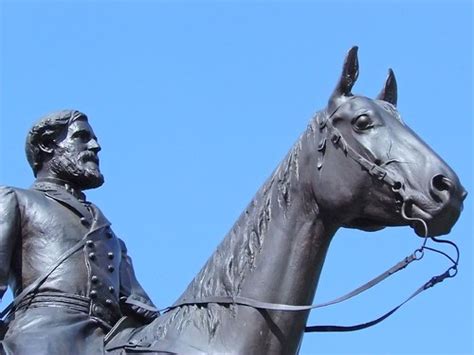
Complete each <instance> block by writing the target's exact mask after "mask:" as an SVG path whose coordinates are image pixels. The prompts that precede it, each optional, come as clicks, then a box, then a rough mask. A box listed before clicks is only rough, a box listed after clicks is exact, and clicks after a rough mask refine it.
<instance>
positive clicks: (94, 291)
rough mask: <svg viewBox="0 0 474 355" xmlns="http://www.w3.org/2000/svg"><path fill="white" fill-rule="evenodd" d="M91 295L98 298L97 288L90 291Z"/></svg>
mask: <svg viewBox="0 0 474 355" xmlns="http://www.w3.org/2000/svg"><path fill="white" fill-rule="evenodd" d="M89 296H90V297H91V298H97V291H96V290H92V291H91V292H90V293H89Z"/></svg>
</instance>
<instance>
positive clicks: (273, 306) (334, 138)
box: [160, 106, 460, 333]
mask: <svg viewBox="0 0 474 355" xmlns="http://www.w3.org/2000/svg"><path fill="white" fill-rule="evenodd" d="M339 107H340V106H339ZM339 107H337V108H336V109H335V110H334V112H332V113H331V114H330V115H329V116H328V117H327V118H326V119H324V120H321V121H319V122H318V124H319V129H320V130H321V131H322V130H323V129H324V128H327V130H328V134H329V137H328V135H326V137H328V138H329V139H330V140H331V142H332V143H333V144H334V145H335V146H336V147H338V148H341V149H342V151H343V152H344V154H345V155H346V156H348V157H350V158H351V159H353V160H354V161H356V162H357V163H358V164H359V165H360V166H361V167H362V168H363V169H364V170H365V171H366V172H367V173H368V174H369V175H370V176H372V177H374V178H375V179H377V180H379V181H381V182H383V183H385V184H387V185H389V186H390V187H391V189H392V191H393V192H394V193H395V194H396V195H398V196H399V197H401V199H402V205H401V209H400V213H401V215H402V217H403V218H404V219H405V220H407V221H416V222H419V223H421V224H422V226H423V228H424V232H425V233H424V238H425V239H424V241H423V243H422V245H421V246H420V247H419V248H418V249H416V250H415V251H414V252H413V253H412V254H410V255H408V256H407V257H405V258H403V259H402V260H401V261H400V262H398V263H397V264H395V265H394V266H392V267H391V268H389V269H388V270H386V271H385V272H383V273H381V274H380V275H378V276H376V277H375V278H373V279H372V280H370V281H368V282H367V283H365V284H363V285H362V286H360V287H358V288H356V289H355V290H353V291H351V292H349V293H347V294H345V295H343V296H341V297H338V298H336V299H334V300H331V301H328V302H324V303H319V304H312V305H288V304H281V303H270V302H263V301H259V300H255V299H253V298H248V297H242V296H207V297H203V298H201V299H199V300H189V301H182V302H177V303H175V304H173V305H172V306H170V307H167V308H164V309H162V310H160V311H161V312H165V313H166V312H168V311H171V310H173V309H176V308H179V307H182V306H204V307H205V306H207V305H208V304H211V303H213V304H220V305H224V306H229V305H234V306H236V305H239V306H247V307H252V308H256V309H259V310H265V311H286V312H302V311H310V310H312V309H316V308H322V307H326V306H330V305H333V304H337V303H340V302H343V301H346V300H348V299H350V298H352V297H355V296H357V295H359V294H361V293H362V292H364V291H366V290H368V289H370V288H372V287H374V286H375V285H377V284H379V283H380V282H382V281H383V280H385V279H386V278H388V277H389V276H391V275H393V274H395V273H397V272H399V271H400V270H403V269H405V268H406V267H407V266H408V265H409V264H411V263H412V262H413V261H418V260H421V259H422V258H423V256H424V254H425V251H432V252H435V253H438V254H440V255H443V256H444V257H446V258H447V259H448V260H449V261H450V262H451V266H450V267H449V268H447V269H446V271H445V272H443V273H441V274H439V275H435V276H433V277H431V278H430V279H429V280H428V281H427V282H425V283H423V284H422V285H421V286H420V287H419V288H418V289H416V290H415V292H413V293H412V294H411V295H410V296H409V297H407V298H406V299H405V300H404V301H402V302H401V303H400V304H398V305H397V306H396V307H394V308H392V309H391V310H389V311H388V312H386V313H384V314H383V315H382V316H380V317H378V318H376V319H374V320H372V321H369V322H365V323H360V324H356V325H350V326H338V325H317V326H307V327H305V332H307V333H311V332H348V331H355V330H361V329H365V328H368V327H371V326H374V325H376V324H378V323H380V322H382V321H383V320H385V319H386V318H388V317H390V316H391V315H392V314H393V313H395V312H396V311H397V310H398V309H399V308H401V307H402V306H403V305H404V304H405V303H407V302H408V301H410V300H411V299H413V298H414V297H416V296H417V295H419V294H420V293H421V292H423V291H425V290H427V289H429V288H431V287H433V286H435V285H437V284H438V283H440V282H442V281H444V280H445V279H448V278H452V277H454V276H456V274H457V271H458V264H459V254H460V253H459V248H458V247H457V245H456V244H455V243H454V242H452V241H449V240H443V239H439V238H435V237H428V233H429V231H428V226H427V224H426V222H425V221H424V220H422V219H420V218H413V217H408V216H407V214H406V212H405V207H406V204H407V203H409V202H410V201H409V199H407V198H406V196H403V195H402V194H403V192H402V191H403V190H402V186H403V184H402V181H403V179H400V178H399V177H398V176H395V177H393V175H395V174H394V173H391V172H388V171H387V170H386V169H384V168H383V167H382V166H380V165H377V164H375V163H373V162H371V161H369V160H367V159H366V158H364V157H363V156H362V155H361V154H360V153H358V152H357V151H356V150H354V149H353V148H352V147H351V146H349V145H348V144H347V143H346V142H345V140H344V138H343V136H342V135H341V133H340V132H339V131H338V130H337V129H336V128H335V127H334V126H333V125H332V123H331V122H330V118H331V117H332V116H333V115H334V114H335V113H336V112H337V111H338V109H339ZM325 143H326V138H324V139H323V141H322V144H321V143H320V145H319V147H318V150H319V151H321V150H324V147H325ZM318 168H319V167H318ZM428 239H431V240H432V241H434V242H436V243H438V244H448V245H450V246H451V247H453V248H454V251H455V256H454V257H452V256H450V255H449V254H448V253H446V252H444V251H442V250H439V249H436V248H433V247H428V246H427V245H426V244H427V242H428Z"/></svg>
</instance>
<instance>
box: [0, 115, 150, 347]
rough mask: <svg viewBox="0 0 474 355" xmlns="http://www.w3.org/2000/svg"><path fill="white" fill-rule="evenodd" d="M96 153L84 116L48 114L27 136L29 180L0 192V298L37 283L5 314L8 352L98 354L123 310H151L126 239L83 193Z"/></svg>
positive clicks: (146, 316)
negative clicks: (26, 185)
mask: <svg viewBox="0 0 474 355" xmlns="http://www.w3.org/2000/svg"><path fill="white" fill-rule="evenodd" d="M99 151H100V146H99V144H98V142H97V138H96V136H95V135H94V132H93V130H92V128H91V126H90V125H89V123H88V120H87V117H86V115H84V114H83V113H81V112H78V111H61V112H56V113H53V114H51V115H48V116H46V117H44V118H43V119H41V120H40V121H39V122H38V123H37V124H36V125H34V126H33V128H32V129H31V131H30V132H29V134H28V137H27V141H26V155H27V157H28V162H29V163H30V165H31V167H32V169H33V172H34V175H35V177H36V181H35V182H34V184H33V186H32V187H31V188H30V189H28V190H24V189H19V188H11V187H2V188H1V189H0V265H1V266H0V287H1V294H0V295H2V296H3V294H4V292H5V290H6V288H7V285H8V284H9V285H10V287H11V288H12V290H13V291H14V294H15V296H18V295H19V294H20V293H21V292H22V291H23V290H25V289H26V288H28V287H31V285H33V284H34V283H37V286H35V287H34V288H33V289H31V290H30V292H28V293H27V294H26V295H25V296H24V297H22V299H18V300H17V304H16V305H15V307H14V309H13V310H12V312H11V313H10V315H9V317H8V330H7V331H6V334H5V338H4V340H3V341H2V346H3V351H4V352H6V353H7V354H102V353H103V338H104V335H105V334H106V333H107V332H108V331H109V330H110V329H111V328H112V327H113V326H114V325H115V323H116V322H117V321H118V320H119V319H120V318H121V317H122V316H123V315H129V316H131V317H133V318H134V319H136V321H137V324H145V323H148V322H150V321H152V320H153V319H154V318H156V316H157V312H156V309H155V307H154V305H153V303H152V302H151V300H150V298H149V297H148V296H147V294H146V292H145V291H144V290H143V289H142V288H141V286H140V284H139V283H138V282H137V280H136V279H135V275H134V271H133V267H132V263H131V260H130V258H129V256H128V255H127V249H126V247H125V244H124V243H123V241H122V240H120V239H119V238H118V237H117V236H116V235H115V234H114V232H113V231H112V229H111V228H110V223H109V221H108V220H107V219H106V218H105V217H104V215H103V214H102V213H101V211H100V209H99V208H98V207H96V206H95V205H94V204H92V203H91V202H88V201H87V200H86V197H85V195H84V194H83V192H82V191H83V190H87V189H91V188H96V187H99V186H101V185H102V183H103V182H104V178H103V176H102V174H101V173H100V169H99V158H98V156H97V153H98V152H99ZM61 260H62V261H61ZM58 262H59V264H57V265H56V263H58ZM51 269H53V270H52V271H51V272H50V273H49V275H47V277H45V278H44V279H42V275H43V274H44V273H48V272H49V271H50V270H51Z"/></svg>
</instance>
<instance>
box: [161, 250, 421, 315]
mask: <svg viewBox="0 0 474 355" xmlns="http://www.w3.org/2000/svg"><path fill="white" fill-rule="evenodd" d="M419 252H420V253H419ZM422 255H423V254H422V253H421V248H420V249H417V250H416V251H415V252H414V253H413V254H410V255H409V256H407V257H406V258H404V259H403V260H401V261H400V262H398V263H396V264H395V265H394V266H392V267H391V268H390V269H388V270H387V271H385V272H383V273H382V274H380V275H378V276H377V277H375V278H373V279H372V280H370V281H369V282H367V283H365V284H364V285H362V286H360V287H358V288H356V289H355V290H353V291H351V292H349V293H347V294H345V295H344V296H341V297H338V298H336V299H334V300H332V301H328V302H324V303H319V304H313V305H303V306H295V305H289V304H282V303H269V302H262V301H258V300H255V299H252V298H248V297H242V296H233V297H232V296H207V297H203V298H201V299H200V300H192V301H182V302H178V303H175V304H173V305H172V306H170V307H167V308H165V309H163V310H160V312H168V311H170V310H172V309H174V308H178V307H182V306H191V305H207V304H209V303H219V304H225V305H228V304H234V305H241V306H249V307H253V308H259V309H266V310H272V311H290V312H299V311H309V310H311V309H315V308H321V307H326V306H330V305H333V304H336V303H340V302H343V301H346V300H348V299H350V298H352V297H354V296H357V295H358V294H360V293H362V292H364V291H366V290H368V289H369V288H371V287H373V286H375V285H377V284H378V283H380V282H382V281H383V280H385V279H386V278H387V277H389V276H390V275H393V274H395V273H397V272H398V271H400V270H402V269H404V268H406V267H407V266H408V264H410V263H411V262H413V261H414V260H420V259H421V258H422Z"/></svg>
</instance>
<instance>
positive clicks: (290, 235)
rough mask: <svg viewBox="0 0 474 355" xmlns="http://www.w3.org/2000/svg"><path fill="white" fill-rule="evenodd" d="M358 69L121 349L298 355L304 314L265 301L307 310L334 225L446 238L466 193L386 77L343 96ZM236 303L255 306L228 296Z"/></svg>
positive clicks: (353, 60) (352, 67)
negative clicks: (400, 107) (173, 298)
mask: <svg viewBox="0 0 474 355" xmlns="http://www.w3.org/2000/svg"><path fill="white" fill-rule="evenodd" d="M358 72H359V66H358V59H357V47H353V48H351V49H350V51H349V52H348V54H347V56H346V59H345V62H344V65H343V70H342V74H341V77H340V78H339V81H338V83H337V85H336V88H335V90H334V92H333V93H332V95H331V97H330V98H329V102H328V105H327V107H326V108H325V109H324V110H322V111H319V112H318V113H316V115H315V117H314V118H313V119H312V120H311V121H310V123H309V125H308V127H307V129H306V131H305V132H304V133H303V134H302V135H301V136H300V137H299V138H298V140H297V141H296V143H295V144H294V146H293V147H292V148H291V150H290V151H289V153H288V154H287V155H286V157H285V158H284V159H283V161H282V162H281V164H280V165H278V166H277V168H276V169H275V171H274V172H273V174H272V175H271V176H270V177H269V178H268V180H267V181H266V182H265V183H264V184H263V186H262V187H261V188H260V190H258V192H257V193H256V195H255V196H254V197H253V199H252V200H251V202H250V204H249V205H248V207H247V208H246V209H245V210H244V211H243V212H242V214H241V215H240V217H239V219H238V220H237V222H236V223H235V225H234V226H233V227H232V229H231V230H230V232H229V233H228V235H227V236H226V237H225V239H224V240H223V241H222V243H221V244H220V245H219V246H218V248H217V250H216V251H215V252H214V254H213V255H212V256H211V257H210V259H209V260H208V261H207V263H206V264H205V265H204V267H203V268H202V269H201V271H200V272H199V273H198V274H197V276H196V277H195V278H194V279H193V280H192V282H191V283H190V284H189V286H188V287H187V289H186V290H185V291H184V293H183V294H182V295H181V297H180V298H179V299H178V300H177V302H176V303H175V305H174V306H173V307H171V308H170V309H169V310H168V311H167V312H165V313H163V314H162V315H161V316H160V317H158V319H156V320H155V321H154V322H153V323H151V324H149V325H147V326H145V327H143V328H138V329H135V330H133V331H130V334H129V338H128V339H129V340H130V341H129V342H128V343H127V346H125V351H126V353H133V354H137V353H140V352H141V351H143V353H149V352H150V351H151V352H155V353H179V354H182V353H184V354H209V353H226V354H227V353H232V354H294V353H297V352H298V349H299V345H300V343H301V341H302V337H303V333H304V330H305V326H306V321H307V318H308V315H309V310H307V309H306V310H304V311H300V312H285V311H283V310H275V309H273V310H272V309H271V307H265V305H267V304H280V305H282V304H283V305H295V306H298V305H310V304H311V302H312V300H313V298H314V296H315V292H316V287H317V284H318V280H319V276H320V273H321V268H322V266H323V263H324V259H325V256H326V252H327V250H328V248H329V244H330V242H331V239H332V237H333V236H334V234H335V233H336V232H337V230H338V229H339V228H341V227H347V228H357V229H361V230H364V231H377V230H380V229H382V228H384V227H386V226H405V225H410V226H411V227H412V228H413V229H414V231H415V233H416V234H417V235H419V236H421V237H435V236H439V235H443V234H447V233H449V232H450V230H451V228H452V226H453V225H454V223H455V222H456V221H457V219H458V217H459V215H460V212H461V210H462V207H463V200H464V199H465V197H466V195H467V193H466V191H465V189H464V188H463V187H462V185H461V183H460V181H459V179H458V177H457V176H456V174H455V173H454V172H453V170H452V169H451V168H450V167H449V166H448V165H447V164H446V163H445V162H444V161H443V160H442V159H441V158H440V157H439V156H438V155H437V154H436V153H435V152H433V151H432V150H431V149H430V148H429V147H428V146H427V145H426V144H425V143H424V142H423V141H422V140H421V139H420V138H419V137H418V136H417V135H416V134H415V133H414V132H413V131H411V130H410V128H408V127H407V126H406V124H405V123H404V122H403V120H402V119H401V117H400V115H399V113H398V111H397V108H396V104H397V84H396V80H395V76H394V73H393V71H392V70H389V74H388V77H387V79H386V82H385V85H384V87H383V89H382V90H381V92H380V94H379V95H378V96H377V98H376V99H370V98H367V97H364V96H359V95H354V94H352V93H351V90H352V87H353V85H354V83H355V82H356V80H357V77H358ZM235 299H240V300H251V301H252V302H249V304H245V302H244V303H243V304H242V302H240V303H239V302H228V301H226V300H235ZM259 305H263V306H260V307H259ZM108 347H109V350H111V352H113V344H111V345H110V344H109V345H108ZM121 351H123V347H122V349H121ZM121 353H122V352H121Z"/></svg>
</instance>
